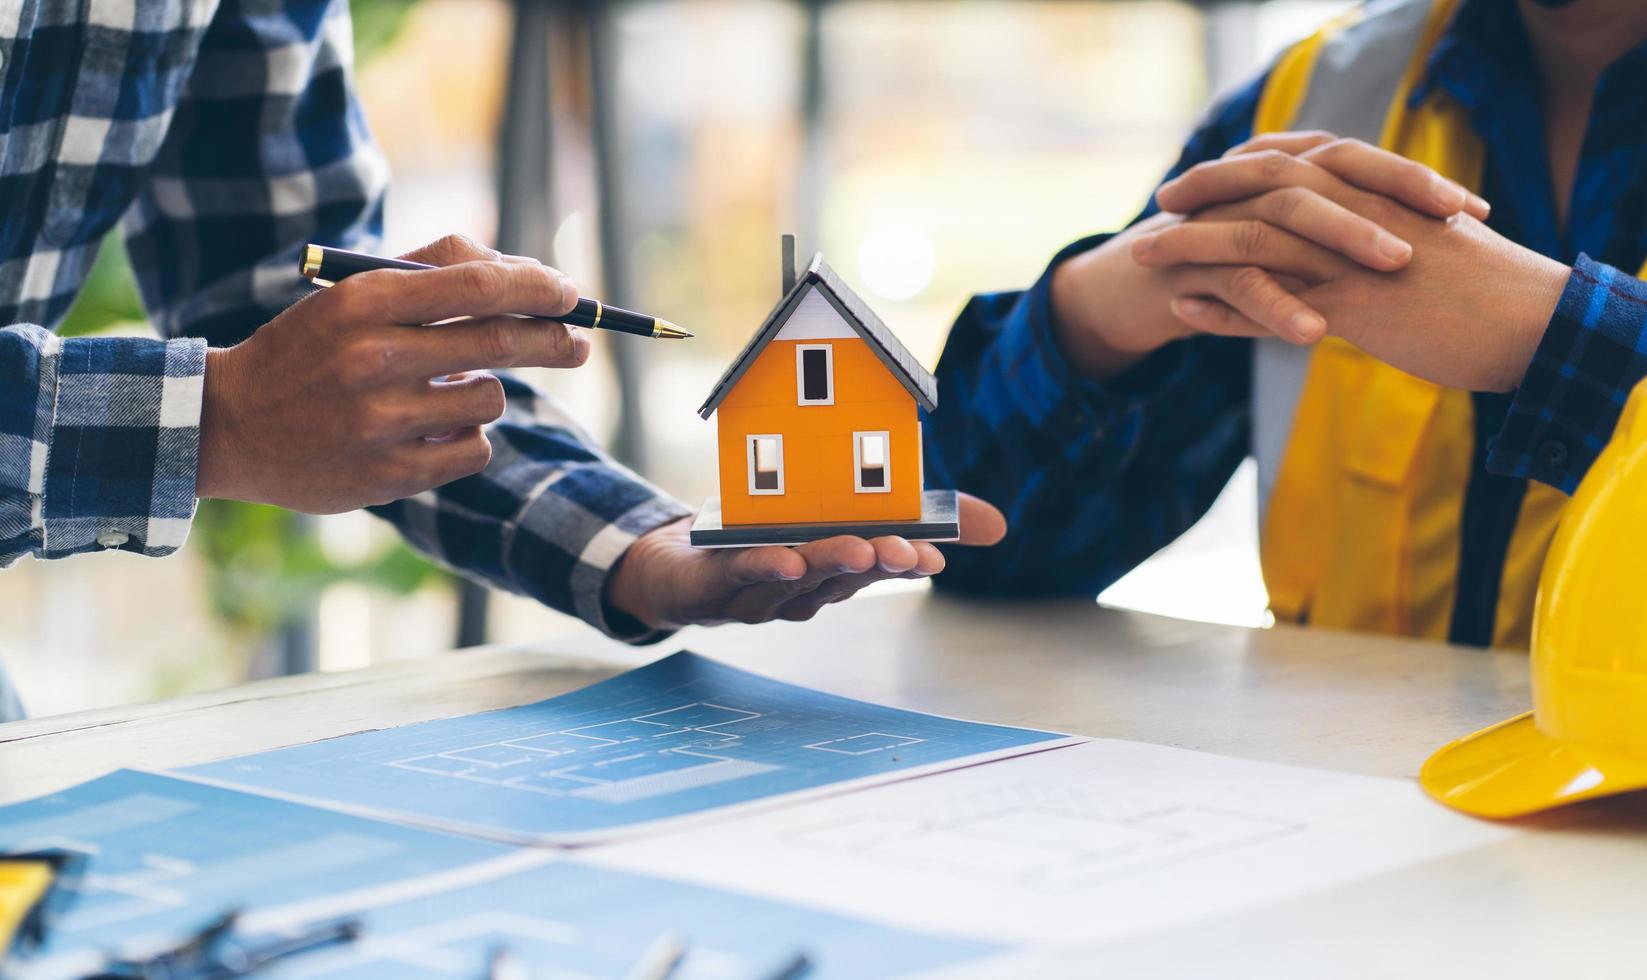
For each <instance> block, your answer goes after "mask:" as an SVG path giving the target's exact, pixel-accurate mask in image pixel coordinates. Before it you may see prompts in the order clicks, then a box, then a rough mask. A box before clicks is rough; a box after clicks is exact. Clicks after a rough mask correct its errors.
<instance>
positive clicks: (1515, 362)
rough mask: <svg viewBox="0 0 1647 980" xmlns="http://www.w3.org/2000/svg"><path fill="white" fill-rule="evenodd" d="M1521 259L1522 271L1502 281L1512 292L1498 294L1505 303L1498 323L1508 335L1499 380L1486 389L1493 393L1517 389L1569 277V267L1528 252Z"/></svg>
mask: <svg viewBox="0 0 1647 980" xmlns="http://www.w3.org/2000/svg"><path fill="white" fill-rule="evenodd" d="M1523 258H1524V259H1525V262H1524V266H1525V268H1523V269H1521V270H1520V271H1518V272H1517V273H1516V274H1515V275H1514V276H1512V277H1510V278H1508V279H1507V280H1504V281H1508V282H1512V283H1514V284H1515V286H1514V288H1510V289H1501V290H1499V291H1498V295H1499V297H1500V299H1501V301H1502V302H1504V303H1505V305H1504V307H1503V310H1504V312H1503V315H1502V319H1501V320H1500V322H1502V323H1506V324H1509V331H1508V336H1507V338H1506V357H1505V363H1504V367H1503V371H1502V376H1501V377H1499V378H1494V379H1490V381H1491V383H1490V384H1489V385H1488V388H1489V390H1493V391H1513V390H1515V389H1516V388H1518V387H1520V385H1521V381H1522V379H1523V378H1524V377H1525V376H1526V374H1527V367H1528V365H1530V364H1531V363H1532V360H1533V355H1534V354H1535V353H1536V352H1537V351H1538V345H1539V343H1540V342H1541V341H1542V340H1543V339H1544V334H1545V331H1546V330H1548V329H1549V326H1550V320H1551V318H1552V317H1554V316H1555V312H1556V307H1557V306H1559V305H1560V303H1561V296H1562V294H1563V293H1564V292H1566V289H1567V281H1568V279H1569V277H1570V276H1571V275H1572V269H1571V268H1570V267H1569V266H1566V265H1563V264H1562V263H1560V262H1557V261H1555V260H1554V259H1551V258H1547V257H1545V256H1543V255H1540V254H1539V253H1537V252H1534V251H1532V250H1530V249H1527V250H1524V256H1523Z"/></svg>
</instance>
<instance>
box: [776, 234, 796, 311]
mask: <svg viewBox="0 0 1647 980" xmlns="http://www.w3.org/2000/svg"><path fill="white" fill-rule="evenodd" d="M794 288H795V236H794V235H785V236H783V292H782V293H780V294H779V295H781V296H788V295H789V291H790V290H791V289H794Z"/></svg>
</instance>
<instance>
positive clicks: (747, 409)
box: [693, 235, 955, 545]
mask: <svg viewBox="0 0 1647 980" xmlns="http://www.w3.org/2000/svg"><path fill="white" fill-rule="evenodd" d="M783 259H784V279H783V283H784V291H783V299H782V300H780V301H779V303H778V305H777V306H776V307H774V308H773V310H772V312H771V313H770V314H769V315H768V316H767V318H766V322H764V323H762V324H761V327H760V329H759V330H758V331H756V332H755V336H754V337H753V338H751V339H750V341H749V343H748V344H747V345H746V346H745V347H744V349H743V350H742V352H740V353H739V354H738V356H737V358H736V359H735V360H734V361H733V362H732V364H731V366H730V367H728V368H727V370H726V373H725V374H723V375H722V376H721V379H720V381H719V382H717V383H716V385H715V389H714V391H713V392H711V393H710V395H709V400H708V401H706V402H704V404H703V407H702V408H700V409H699V410H698V414H699V415H701V416H702V417H704V418H706V419H707V418H708V417H709V416H710V415H711V414H714V413H719V414H718V417H717V419H716V426H717V432H718V439H717V442H718V448H719V455H720V489H721V495H720V499H719V501H718V514H716V513H714V512H713V511H714V508H715V506H716V503H717V502H716V501H711V502H710V504H709V505H706V507H705V512H704V514H702V515H700V517H699V521H698V524H697V525H696V526H695V527H694V532H693V534H694V537H693V541H694V543H697V544H711V545H712V544H724V545H731V544H756V543H794V542H798V541H804V540H812V539H814V538H817V537H824V536H827V535H830V534H842V533H857V534H875V533H887V534H903V535H904V536H906V537H918V538H925V539H928V540H942V539H944V538H946V537H948V538H953V537H954V531H955V528H954V526H953V516H954V515H953V507H954V502H953V498H954V494H953V493H952V492H951V493H949V494H947V495H945V494H942V493H936V494H928V493H926V492H924V488H923V486H922V472H921V424H920V409H921V408H926V409H928V410H931V409H933V408H936V407H937V399H938V385H937V381H936V380H935V379H934V378H933V377H932V375H931V373H930V372H928V371H927V370H926V369H925V368H923V367H922V366H921V365H920V364H919V363H918V362H917V361H916V360H915V358H914V356H913V355H911V354H910V353H909V351H908V350H907V349H905V347H904V345H903V344H901V343H899V342H898V338H897V337H896V336H894V335H893V334H892V331H890V330H889V329H887V326H886V324H884V323H882V322H881V320H880V318H879V317H877V316H876V315H875V313H874V311H872V310H871V309H870V308H869V306H868V305H867V304H865V303H864V301H863V300H862V299H861V298H859V296H858V295H857V294H856V293H854V292H853V291H852V290H851V288H849V287H848V286H847V285H846V283H844V282H842V281H841V278H840V276H838V275H836V273H835V270H833V269H831V268H830V267H829V265H828V263H826V262H824V260H823V257H822V256H821V255H819V256H814V257H813V259H812V263H811V265H809V266H808V267H807V269H806V271H805V272H803V273H801V274H800V275H799V276H797V275H796V274H795V261H794V252H793V239H792V238H791V237H790V236H787V235H786V236H784V252H783ZM738 529H743V530H744V531H745V533H743V534H741V535H740V534H738V533H737V532H738ZM706 530H707V531H709V532H712V533H699V532H700V531H706Z"/></svg>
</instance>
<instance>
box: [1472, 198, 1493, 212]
mask: <svg viewBox="0 0 1647 980" xmlns="http://www.w3.org/2000/svg"><path fill="white" fill-rule="evenodd" d="M1470 203H1471V204H1473V205H1475V206H1476V209H1477V210H1479V211H1480V212H1481V213H1482V214H1483V215H1487V214H1491V213H1492V212H1493V206H1492V204H1490V203H1488V201H1487V199H1486V198H1484V197H1482V196H1481V195H1480V194H1471V195H1470Z"/></svg>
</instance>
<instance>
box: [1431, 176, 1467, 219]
mask: <svg viewBox="0 0 1647 980" xmlns="http://www.w3.org/2000/svg"><path fill="white" fill-rule="evenodd" d="M1430 196H1431V197H1432V198H1434V199H1435V203H1437V204H1439V205H1441V206H1442V207H1443V208H1445V209H1446V210H1448V211H1462V210H1464V202H1465V200H1467V199H1466V197H1465V196H1464V188H1462V187H1460V186H1458V185H1457V184H1455V183H1453V182H1452V181H1450V180H1442V179H1440V178H1439V177H1438V178H1436V180H1435V183H1433V184H1432V185H1431V186H1430Z"/></svg>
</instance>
